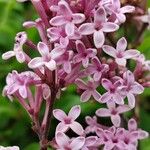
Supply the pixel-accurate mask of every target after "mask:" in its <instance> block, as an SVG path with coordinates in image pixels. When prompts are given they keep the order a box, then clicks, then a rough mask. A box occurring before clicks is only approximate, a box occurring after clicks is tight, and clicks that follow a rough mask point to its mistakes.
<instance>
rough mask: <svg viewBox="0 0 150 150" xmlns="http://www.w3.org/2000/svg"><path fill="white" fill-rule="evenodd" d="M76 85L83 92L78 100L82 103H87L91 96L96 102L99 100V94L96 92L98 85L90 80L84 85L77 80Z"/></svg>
mask: <svg viewBox="0 0 150 150" xmlns="http://www.w3.org/2000/svg"><path fill="white" fill-rule="evenodd" d="M76 84H77V86H78V87H79V88H80V89H82V90H84V92H83V93H82V95H81V98H80V99H81V101H82V102H87V101H88V100H89V99H90V98H91V96H93V97H94V99H95V100H96V101H99V100H100V98H101V94H100V93H99V92H97V91H96V88H97V87H98V83H96V82H94V81H92V80H91V81H88V83H85V82H84V81H82V80H80V79H77V80H76Z"/></svg>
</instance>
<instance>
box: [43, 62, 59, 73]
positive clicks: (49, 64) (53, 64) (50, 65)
mask: <svg viewBox="0 0 150 150" xmlns="http://www.w3.org/2000/svg"><path fill="white" fill-rule="evenodd" d="M45 66H46V67H47V68H48V69H49V70H50V71H54V70H55V69H56V68H57V66H56V62H55V60H53V59H51V60H50V61H49V62H47V63H45Z"/></svg>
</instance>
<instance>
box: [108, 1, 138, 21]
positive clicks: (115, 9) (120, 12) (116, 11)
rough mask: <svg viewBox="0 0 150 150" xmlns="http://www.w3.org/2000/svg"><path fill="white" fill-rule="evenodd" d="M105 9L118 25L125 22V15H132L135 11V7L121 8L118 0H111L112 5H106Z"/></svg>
mask: <svg viewBox="0 0 150 150" xmlns="http://www.w3.org/2000/svg"><path fill="white" fill-rule="evenodd" d="M106 9H108V10H109V11H110V12H111V13H112V14H113V15H115V17H116V19H118V21H119V23H124V22H125V21H126V16H125V14H126V13H132V12H134V11H135V7H133V6H130V5H126V6H124V7H121V2H120V0H112V4H108V5H107V6H106ZM109 11H108V12H109Z"/></svg>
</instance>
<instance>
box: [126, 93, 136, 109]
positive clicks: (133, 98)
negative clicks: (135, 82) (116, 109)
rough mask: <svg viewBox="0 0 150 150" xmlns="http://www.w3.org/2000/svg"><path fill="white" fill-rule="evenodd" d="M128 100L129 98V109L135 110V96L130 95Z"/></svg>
mask: <svg viewBox="0 0 150 150" xmlns="http://www.w3.org/2000/svg"><path fill="white" fill-rule="evenodd" d="M127 98H128V105H129V107H131V108H134V107H135V96H134V95H133V94H131V93H128V95H127Z"/></svg>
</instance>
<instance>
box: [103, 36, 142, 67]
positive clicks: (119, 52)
mask: <svg viewBox="0 0 150 150" xmlns="http://www.w3.org/2000/svg"><path fill="white" fill-rule="evenodd" d="M126 48H127V41H126V39H125V38H124V37H122V38H121V39H119V41H118V42H117V47H116V49H115V48H113V47H112V46H109V45H104V46H103V47H102V49H103V51H104V52H105V53H106V54H108V55H110V56H112V57H114V58H115V61H116V63H117V64H118V65H120V66H124V67H125V66H126V63H127V59H133V58H135V57H137V56H138V55H139V54H140V52H139V51H138V50H134V49H130V50H126ZM125 50H126V51H125Z"/></svg>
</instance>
